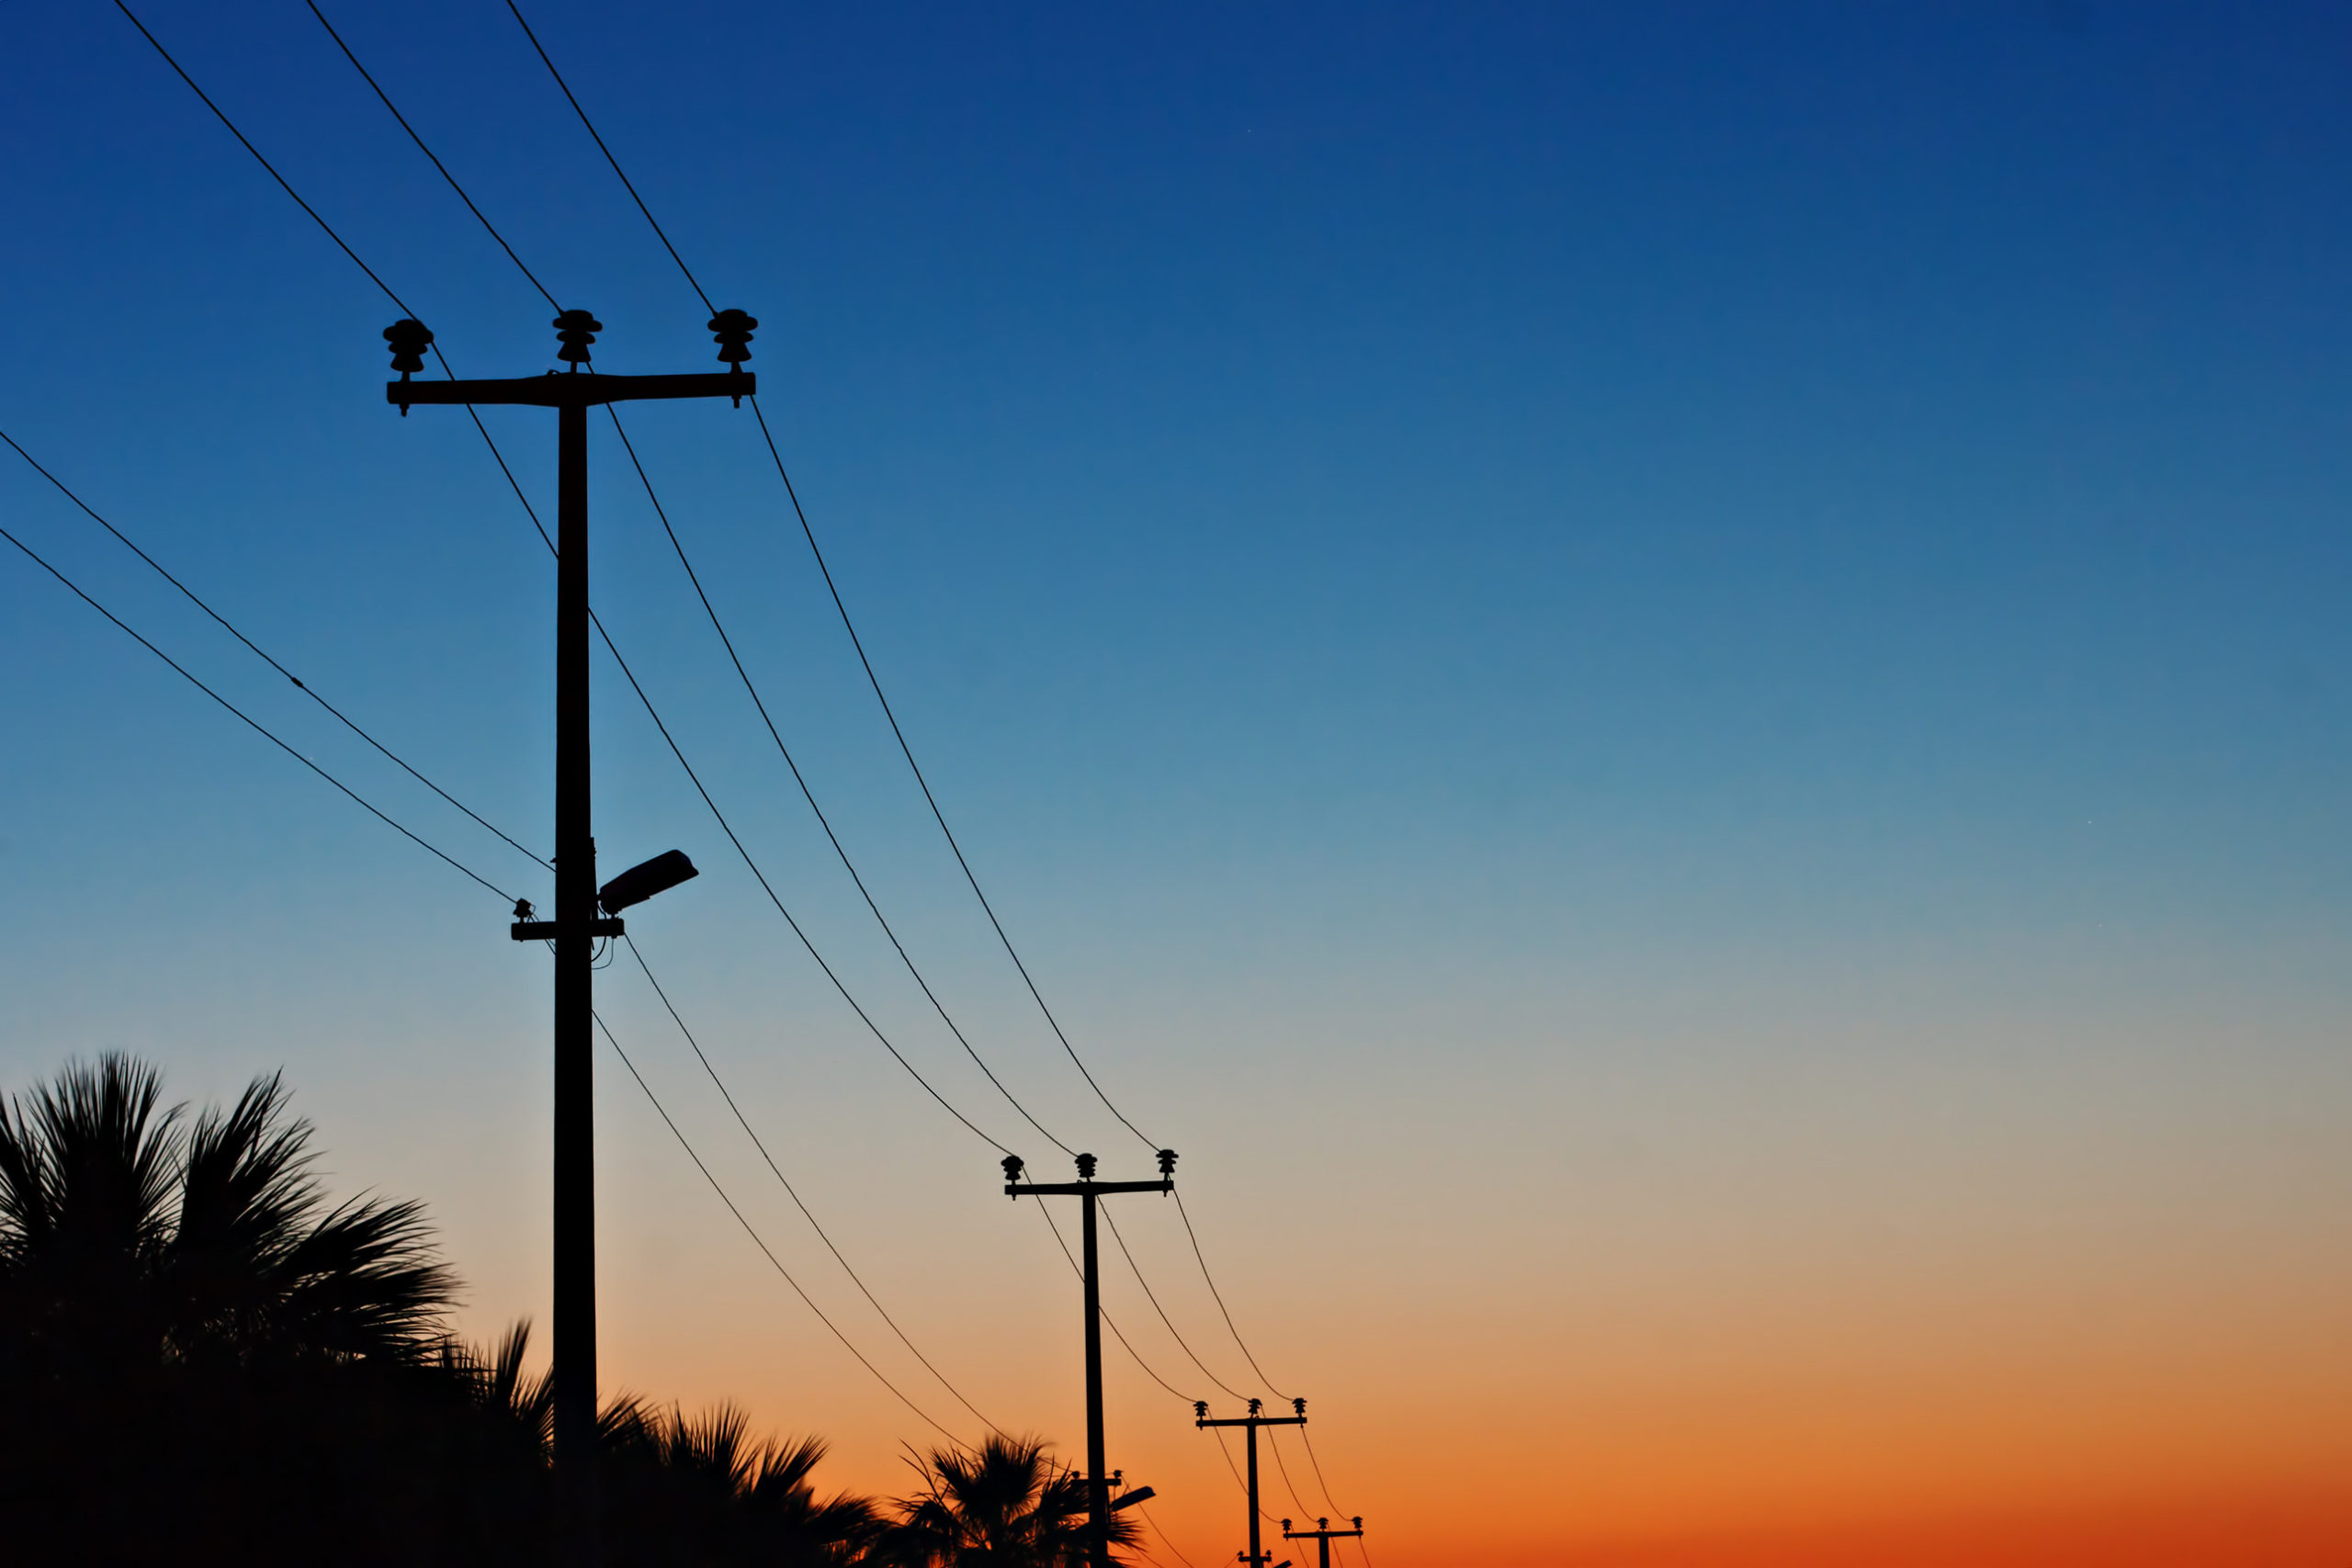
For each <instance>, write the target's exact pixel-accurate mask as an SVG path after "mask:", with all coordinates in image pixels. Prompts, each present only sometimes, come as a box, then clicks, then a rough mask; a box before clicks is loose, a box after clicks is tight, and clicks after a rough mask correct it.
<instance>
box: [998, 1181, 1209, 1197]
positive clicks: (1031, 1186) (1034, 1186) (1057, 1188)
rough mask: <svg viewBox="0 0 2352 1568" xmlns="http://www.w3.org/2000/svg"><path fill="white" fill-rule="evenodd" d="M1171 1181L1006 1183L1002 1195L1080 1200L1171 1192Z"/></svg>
mask: <svg viewBox="0 0 2352 1568" xmlns="http://www.w3.org/2000/svg"><path fill="white" fill-rule="evenodd" d="M1175 1190H1176V1183H1175V1182H1173V1181H1008V1182H1006V1183H1005V1184H1004V1195H1005V1196H1006V1197H1008V1198H1019V1197H1022V1196H1023V1195H1026V1196H1028V1197H1032V1198H1082V1197H1085V1196H1086V1195H1087V1194H1088V1193H1096V1194H1103V1195H1107V1194H1109V1193H1113V1192H1173V1191H1175Z"/></svg>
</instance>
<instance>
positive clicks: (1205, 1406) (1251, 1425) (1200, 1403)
mask: <svg viewBox="0 0 2352 1568" xmlns="http://www.w3.org/2000/svg"><path fill="white" fill-rule="evenodd" d="M1290 1407H1291V1409H1292V1410H1294V1411H1295V1412H1296V1413H1297V1414H1295V1415H1292V1416H1261V1415H1259V1414H1258V1412H1259V1411H1260V1410H1261V1409H1263V1408H1264V1403H1263V1402H1262V1401H1261V1400H1255V1399H1253V1400H1251V1401H1250V1414H1249V1415H1247V1416H1226V1417H1224V1418H1222V1419H1220V1420H1214V1421H1213V1420H1211V1419H1209V1402H1208V1401H1207V1400H1205V1399H1196V1400H1194V1401H1193V1426H1195V1427H1247V1428H1248V1429H1249V1432H1250V1550H1249V1551H1248V1552H1246V1553H1245V1554H1243V1556H1242V1558H1241V1561H1242V1562H1247V1563H1249V1564H1250V1568H1266V1559H1267V1558H1268V1557H1270V1556H1272V1553H1271V1552H1268V1551H1262V1550H1261V1549H1260V1546H1259V1542H1258V1520H1259V1519H1260V1518H1261V1517H1262V1516H1261V1514H1260V1513H1259V1511H1258V1428H1259V1427H1304V1426H1306V1401H1305V1400H1304V1399H1294V1400H1292V1401H1291V1402H1290ZM1283 1528H1284V1529H1288V1528H1289V1527H1288V1526H1287V1525H1285V1526H1284V1527H1283Z"/></svg>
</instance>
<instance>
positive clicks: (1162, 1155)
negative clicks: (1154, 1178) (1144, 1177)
mask: <svg viewBox="0 0 2352 1568" xmlns="http://www.w3.org/2000/svg"><path fill="white" fill-rule="evenodd" d="M1159 1174H1160V1175H1161V1176H1163V1177H1165V1178H1167V1179H1169V1180H1170V1181H1173V1180H1174V1179H1176V1151H1175V1150H1174V1149H1162V1150H1160V1151H1159Z"/></svg>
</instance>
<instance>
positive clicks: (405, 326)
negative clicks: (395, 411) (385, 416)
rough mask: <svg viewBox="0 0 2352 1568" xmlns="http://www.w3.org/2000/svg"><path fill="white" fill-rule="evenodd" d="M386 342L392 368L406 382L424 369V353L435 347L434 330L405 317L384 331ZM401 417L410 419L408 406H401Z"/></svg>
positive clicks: (409, 317) (420, 322)
mask: <svg viewBox="0 0 2352 1568" xmlns="http://www.w3.org/2000/svg"><path fill="white" fill-rule="evenodd" d="M384 341H385V342H386V343H388V344H390V345H391V349H392V368H393V369H395V370H397V371H399V372H400V373H401V380H402V381H406V380H407V379H408V378H409V377H410V376H411V375H413V374H414V373H415V372H417V371H419V370H422V369H424V351H425V350H426V349H428V348H431V347H432V346H433V329H432V328H430V327H428V326H426V325H425V324H424V322H423V321H418V320H416V319H415V318H414V317H413V316H403V317H402V318H401V320H399V321H394V322H393V323H392V324H391V325H390V326H389V327H386V328H385V329H384ZM407 417H408V405H407V404H406V403H402V404H401V418H402V419H406V418H407Z"/></svg>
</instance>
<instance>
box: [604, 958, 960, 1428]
mask: <svg viewBox="0 0 2352 1568" xmlns="http://www.w3.org/2000/svg"><path fill="white" fill-rule="evenodd" d="M621 941H622V942H625V943H627V944H628V954H629V956H630V957H631V958H634V959H636V960H637V966H638V968H639V969H641V970H643V971H644V973H645V983H646V984H647V985H649V986H651V987H653V994H654V995H655V996H657V997H659V998H662V1008H663V1009H664V1010H667V1011H668V1013H669V1014H670V1019H671V1021H672V1022H673V1023H675V1024H676V1025H677V1026H678V1032H679V1033H681V1034H683V1035H684V1036H685V1037H686V1043H687V1045H688V1046H690V1047H692V1048H693V1051H694V1054H695V1061H697V1062H700V1063H701V1064H702V1070H703V1071H704V1072H705V1073H707V1074H708V1075H709V1077H710V1081H711V1083H712V1085H713V1086H715V1087H716V1088H717V1089H718V1097H719V1098H720V1099H721V1100H725V1101H726V1102H727V1109H728V1110H729V1111H731V1112H733V1114H734V1117H735V1122H736V1125H738V1126H740V1127H741V1128H742V1129H743V1135H744V1136H745V1137H747V1138H749V1139H751V1140H752V1147H753V1148H755V1149H757V1150H759V1151H760V1158H761V1159H763V1160H764V1161H766V1162H767V1168H768V1169H769V1170H770V1171H771V1172H773V1173H774V1174H775V1179H776V1181H777V1182H778V1183H779V1184H780V1185H781V1186H782V1187H783V1188H784V1190H785V1194H786V1196H787V1197H789V1198H790V1199H791V1200H792V1202H793V1206H794V1207H795V1208H797V1209H798V1210H799V1211H800V1217H801V1218H803V1219H805V1220H807V1221H808V1222H809V1229H811V1230H813V1231H815V1232H816V1233H817V1239H818V1240H819V1241H821V1242H823V1243H824V1244H825V1250H826V1251H828V1252H830V1253H831V1254H832V1255H833V1261H834V1262H836V1263H838V1264H840V1265H841V1266H842V1273H844V1274H847V1275H848V1276H849V1278H850V1282H851V1283H852V1284H854V1285H855V1286H856V1287H857V1289H858V1293H859V1294H861V1295H863V1296H864V1297H865V1300H866V1302H867V1303H868V1304H869V1305H871V1306H872V1307H873V1308H874V1310H875V1311H876V1313H879V1314H881V1317H882V1321H883V1322H885V1323H887V1324H888V1325H890V1332H891V1333H893V1334H895V1335H897V1336H898V1337H899V1343H900V1344H901V1345H904V1346H905V1347H906V1348H907V1349H908V1350H909V1351H910V1352H911V1353H912V1354H913V1356H914V1359H916V1360H918V1361H921V1362H922V1366H923V1371H927V1372H929V1373H930V1374H931V1375H932V1376H933V1377H934V1378H937V1379H938V1380H939V1385H940V1386H941V1387H942V1388H944V1389H945V1390H946V1391H947V1392H948V1393H951V1394H953V1395H955V1397H956V1403H957V1404H961V1405H962V1406H963V1407H964V1408H965V1409H967V1410H968V1411H970V1412H971V1413H972V1414H973V1415H974V1416H978V1417H979V1421H980V1424H981V1425H982V1426H984V1427H988V1428H989V1430H990V1431H992V1432H997V1433H1000V1434H1002V1433H1003V1432H1004V1428H1003V1427H1000V1426H998V1425H997V1424H996V1423H995V1422H993V1421H991V1420H989V1418H988V1417H987V1416H984V1415H981V1413H980V1408H979V1406H978V1405H976V1404H973V1403H972V1402H971V1401H970V1400H968V1399H967V1398H965V1397H964V1393H963V1391H962V1390H961V1389H959V1388H957V1387H956V1385H955V1384H954V1383H952V1382H948V1381H947V1374H946V1373H944V1372H943V1371H940V1370H939V1369H938V1368H937V1367H935V1366H933V1365H932V1362H931V1358H930V1357H928V1356H926V1355H924V1354H923V1353H922V1351H921V1350H919V1349H916V1348H915V1342H914V1341H913V1340H911V1339H910V1338H908V1337H907V1331H906V1330H905V1329H903V1328H901V1327H899V1320H898V1319H896V1318H894V1317H892V1316H891V1315H890V1313H889V1310H888V1308H886V1307H885V1306H883V1304H882V1303H880V1302H879V1301H877V1300H876V1298H875V1295H874V1292H872V1291H870V1290H868V1289H866V1285H865V1280H862V1279H860V1278H859V1277H858V1272H857V1270H856V1269H853V1268H851V1267H850V1261H849V1259H848V1258H844V1257H842V1249H841V1248H840V1247H836V1246H834V1245H833V1238H832V1237H831V1236H830V1235H826V1234H825V1227H824V1226H823V1225H821V1224H818V1223H817V1216H816V1215H815V1214H814V1213H810V1212H809V1205H808V1204H807V1203H805V1202H803V1201H801V1197H800V1194H799V1192H798V1191H797V1190H795V1189H794V1187H793V1185H792V1181H791V1179H790V1178H788V1177H786V1175H785V1174H784V1172H783V1170H782V1169H780V1168H778V1167H777V1165H776V1163H775V1156H773V1155H771V1154H769V1153H768V1146H767V1145H766V1143H764V1142H763V1140H762V1139H761V1137H760V1135H759V1134H757V1133H755V1132H753V1131H752V1123H751V1122H749V1121H748V1120H746V1119H745V1117H744V1115H743V1111H742V1108H741V1106H739V1105H737V1104H736V1103H735V1096H734V1095H733V1093H731V1092H730V1091H729V1089H728V1088H727V1084H726V1080H724V1079H723V1078H721V1077H719V1076H718V1068H717V1067H715V1066H712V1065H711V1061H710V1058H709V1057H708V1056H707V1055H704V1054H703V1048H702V1043H701V1042H700V1041H698V1040H696V1039H695V1034H694V1031H693V1030H691V1029H688V1028H687V1027H686V1021H685V1020H684V1019H683V1018H681V1017H679V1016H678V1009H677V1006H676V1004H674V1003H673V1002H672V1001H671V1000H670V993H669V992H667V991H665V990H663V989H662V982H661V981H659V980H657V979H655V978H654V977H653V970H652V968H651V966H650V965H649V964H647V963H646V962H645V954H644V953H643V952H641V951H640V950H639V947H638V945H637V939H636V938H635V937H632V936H628V935H626V934H624V935H623V936H622V938H621Z"/></svg>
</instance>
